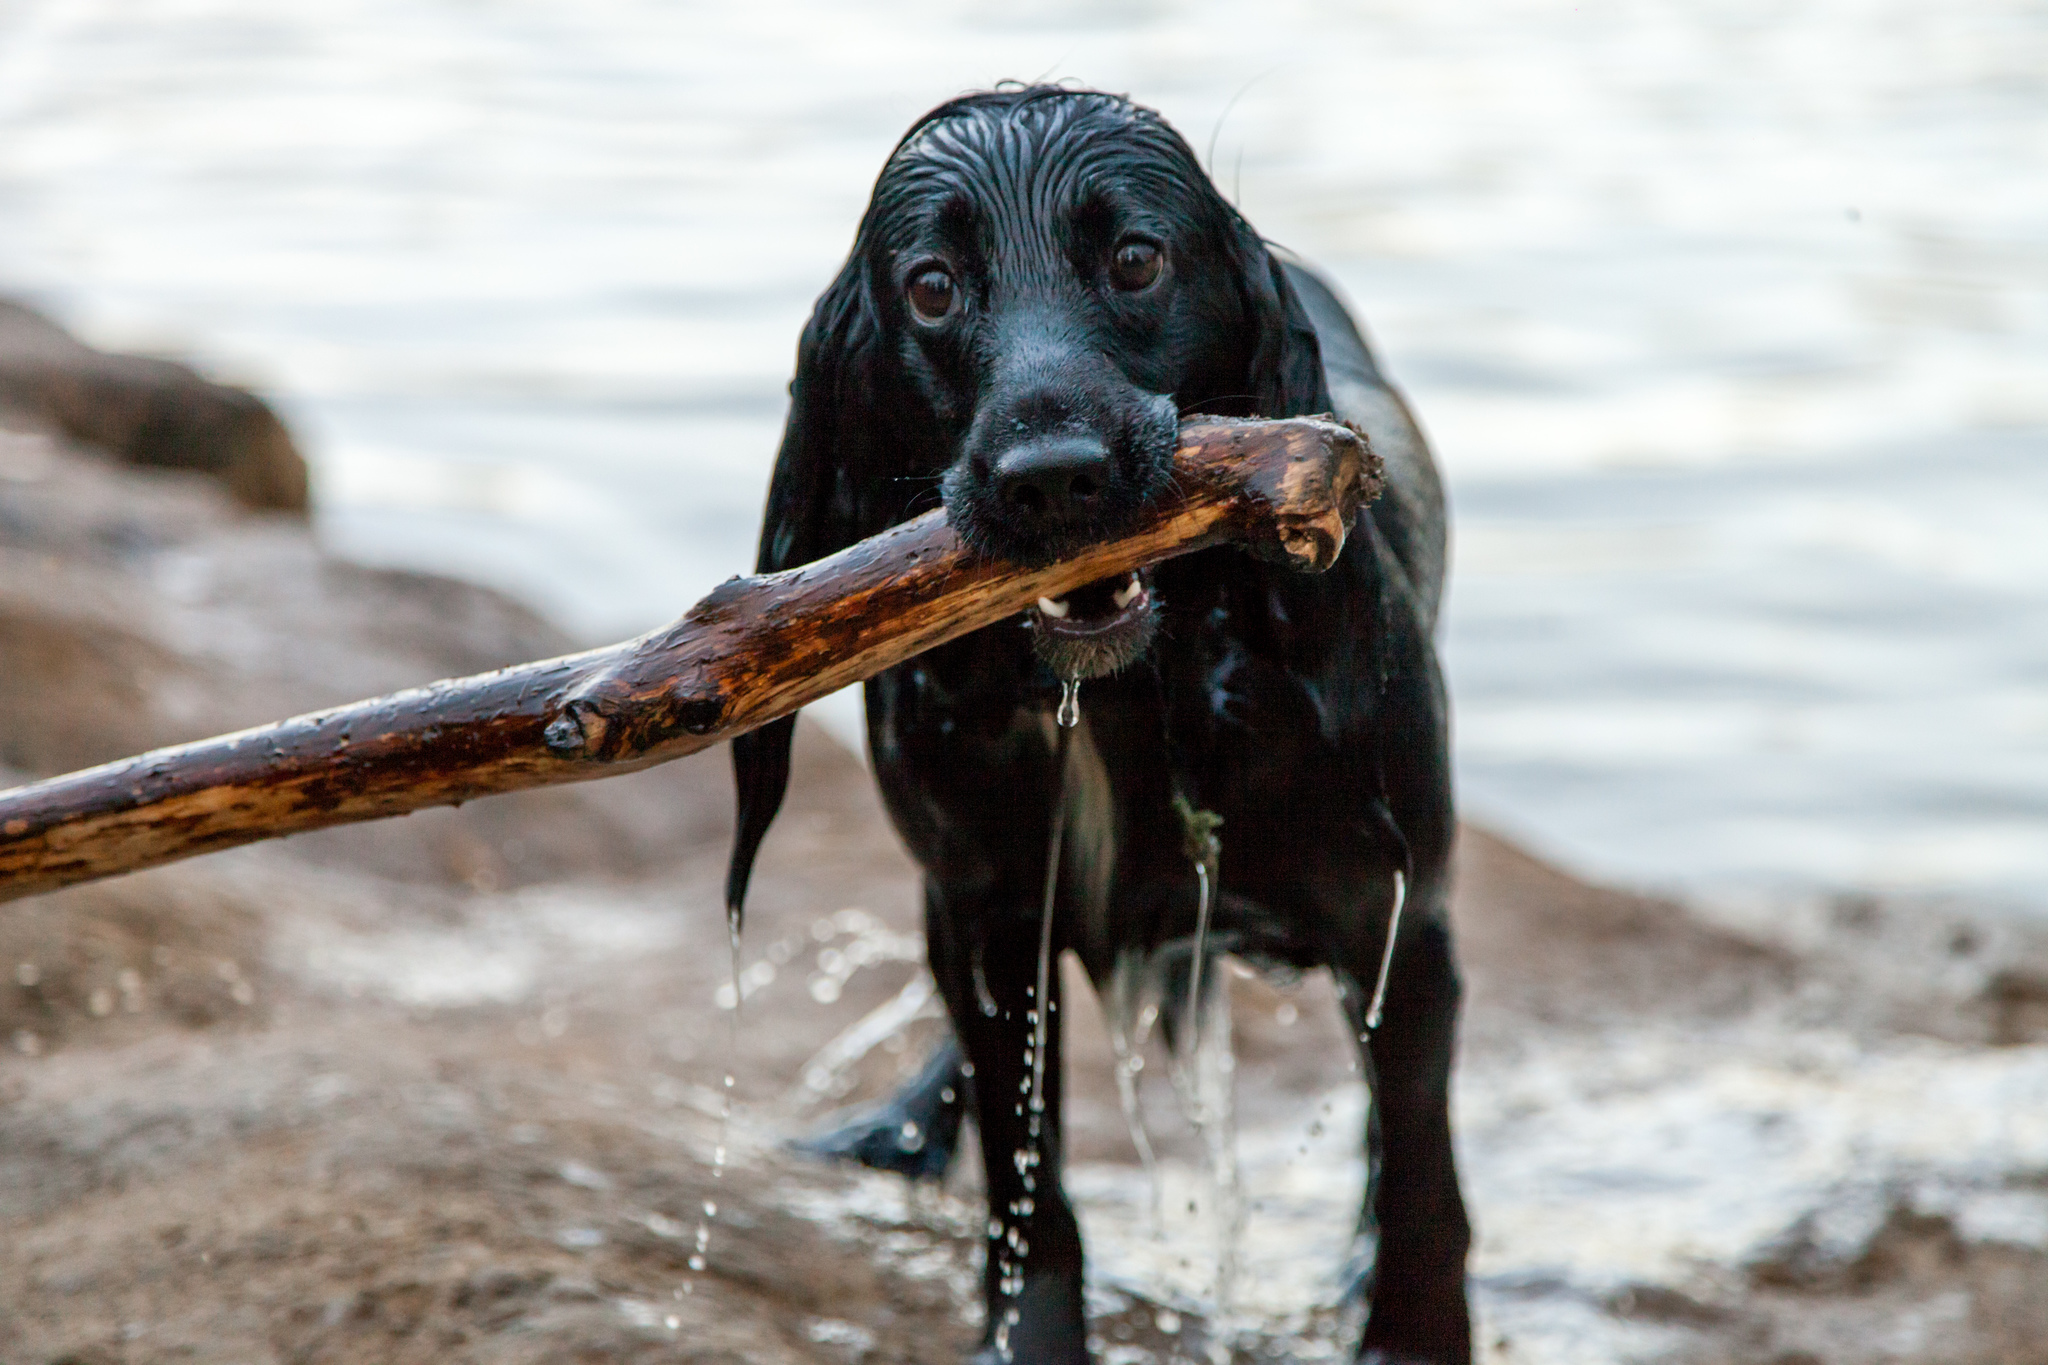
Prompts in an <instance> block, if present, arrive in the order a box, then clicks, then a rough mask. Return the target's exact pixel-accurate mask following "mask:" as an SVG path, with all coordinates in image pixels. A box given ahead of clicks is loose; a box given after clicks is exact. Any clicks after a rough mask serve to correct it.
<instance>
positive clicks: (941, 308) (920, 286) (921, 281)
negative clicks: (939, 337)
mask: <svg viewBox="0 0 2048 1365" xmlns="http://www.w3.org/2000/svg"><path fill="white" fill-rule="evenodd" d="M904 292H905V293H906V294H907V295H909V298H910V308H911V311H912V312H914V313H916V314H917V315H918V316H919V317H920V318H922V319H924V320H925V321H926V322H937V321H939V319H941V318H943V317H945V316H946V314H948V313H950V312H952V311H953V301H954V300H955V299H956V298H958V297H959V294H960V291H959V290H958V289H956V288H955V287H954V285H953V277H952V276H951V275H949V274H947V273H946V272H945V271H943V270H939V269H937V268H933V269H930V270H920V271H918V272H917V274H915V275H913V276H911V278H910V287H909V288H908V289H907V290H905V291H904Z"/></svg>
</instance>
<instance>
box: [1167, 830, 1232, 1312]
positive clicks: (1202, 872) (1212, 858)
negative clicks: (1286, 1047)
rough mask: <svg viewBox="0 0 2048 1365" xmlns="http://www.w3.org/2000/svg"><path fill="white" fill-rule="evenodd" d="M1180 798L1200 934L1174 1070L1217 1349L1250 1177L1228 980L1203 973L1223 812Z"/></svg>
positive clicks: (1220, 855)
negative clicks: (1201, 1209) (1200, 1179)
mask: <svg viewBox="0 0 2048 1365" xmlns="http://www.w3.org/2000/svg"><path fill="white" fill-rule="evenodd" d="M1173 804H1174V811H1175V813H1176V814H1177V815H1178V816H1179V817H1180V820H1181V825H1182V830H1183V834H1184V842H1183V844H1182V848H1183V851H1184V852H1185V853H1186V854H1187V857H1188V861H1189V862H1190V863H1191V864H1193V866H1194V870H1195V937H1194V942H1193V945H1192V951H1191V955H1190V958H1189V962H1188V985H1187V1003H1186V1006H1185V1009H1184V1012H1183V1015H1182V1019H1181V1027H1180V1028H1179V1029H1178V1030H1177V1036H1176V1037H1175V1038H1174V1039H1173V1042H1174V1047H1173V1050H1172V1052H1173V1055H1172V1058H1171V1061H1172V1065H1171V1067H1170V1068H1169V1074H1170V1075H1171V1076H1172V1078H1173V1081H1174V1089H1175V1091H1176V1092H1177V1094H1178V1095H1179V1098H1180V1101H1181V1107H1182V1109H1183V1111H1184V1112H1185V1113H1186V1115H1187V1120H1188V1124H1189V1126H1190V1127H1192V1128H1193V1129H1194V1130H1195V1133H1196V1135H1197V1136H1198V1137H1200V1138H1201V1140H1202V1157H1203V1163H1202V1164H1203V1174H1204V1178H1205V1183H1206V1185H1207V1187H1208V1196H1209V1215H1210V1216H1209V1223H1210V1233H1211V1236H1212V1239H1213V1241H1214V1243H1215V1251H1216V1278H1215V1287H1214V1291H1213V1293H1214V1300H1215V1307H1214V1310H1213V1312H1214V1314H1215V1319H1214V1321H1215V1332H1214V1334H1213V1337H1214V1342H1215V1345H1216V1348H1217V1349H1219V1350H1224V1351H1227V1350H1228V1347H1227V1345H1226V1344H1225V1343H1227V1342H1228V1340H1229V1339H1230V1336H1231V1335H1232V1333H1231V1330H1230V1327H1229V1323H1230V1307H1231V1300H1232V1297H1233V1294H1234V1290H1235V1287H1236V1279H1237V1259H1238V1242H1239V1239H1240V1237H1241V1236H1242V1234H1243V1231H1244V1198H1243V1194H1244V1191H1243V1178H1242V1175H1241V1174H1240V1172H1239V1169H1238V1161H1237V1118H1236V1105H1235V1092H1236V1074H1235V1073H1236V1069H1237V1060H1236V1057H1235V1055H1234V1053H1233V1051H1232V1047H1231V1016H1230V983H1229V980H1228V978H1227V977H1225V976H1223V975H1222V974H1220V973H1217V974H1213V975H1211V976H1209V977H1207V978H1205V975H1204V972H1205V969H1206V967H1207V965H1208V959H1209V926H1210V922H1211V920H1212V918H1213V917H1214V909H1215V900H1216V893H1217V889H1218V887H1217V883H1218V881H1219V880H1220V874H1221V871H1222V863H1223V841H1222V839H1220V838H1219V837H1218V836H1217V833H1216V831H1217V829H1218V828H1219V827H1220V826H1221V825H1222V824H1223V817H1221V816H1220V815H1217V814H1216V813H1215V812H1214V811H1207V810H1199V809H1197V808H1196V807H1195V806H1194V805H1193V804H1192V803H1191V802H1189V801H1188V800H1187V798H1186V797H1184V796H1181V795H1179V794H1176V795H1175V796H1174V802H1173Z"/></svg>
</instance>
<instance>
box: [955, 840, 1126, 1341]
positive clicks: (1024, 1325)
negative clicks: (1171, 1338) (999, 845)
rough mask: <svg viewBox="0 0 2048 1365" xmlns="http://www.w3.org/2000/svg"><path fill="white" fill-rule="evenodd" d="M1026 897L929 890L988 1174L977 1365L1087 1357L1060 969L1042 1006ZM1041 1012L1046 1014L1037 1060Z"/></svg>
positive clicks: (1034, 912)
mask: <svg viewBox="0 0 2048 1365" xmlns="http://www.w3.org/2000/svg"><path fill="white" fill-rule="evenodd" d="M1031 899H1034V898H1032V897H1029V896H1028V895H1027V896H1021V897H1018V896H1013V897H1009V898H1005V899H1001V900H996V899H993V898H990V897H985V896H978V895H972V894H962V893H960V892H958V891H957V890H949V889H948V888H946V887H943V886H941V885H939V884H938V883H937V881H936V879H933V880H929V881H927V883H926V888H925V906H926V936H927V941H928V944H929V952H930V955H931V963H932V970H933V972H934V973H935V974H936V975H937V977H938V981H939V987H940V990H941V991H942V992H943V993H944V995H945V997H946V1006H947V1008H948V1010H949V1011H950V1012H951V1014H952V1017H953V1027H954V1029H955V1031H956V1032H957V1033H958V1034H959V1037H960V1042H961V1045H962V1046H963V1047H964V1048H965V1049H966V1053H967V1060H968V1063H969V1064H970V1065H971V1066H972V1067H973V1097H974V1116H975V1121H976V1124H977V1126H978V1127H979V1129H980V1132H981V1154H982V1163H983V1166H984V1168H985V1170H986V1171H987V1178H988V1224H987V1245H988V1264H987V1267H986V1269H985V1270H984V1273H983V1281H982V1286H983V1287H982V1294H983V1300H984V1302H985V1303H986V1305H987V1308H988V1320H987V1325H986V1327H985V1328H984V1330H983V1334H982V1344H981V1349H980V1350H979V1351H978V1352H977V1353H976V1355H975V1356H974V1361H975V1365H993V1363H994V1362H997V1361H1005V1360H1015V1361H1018V1362H1029V1365H1086V1362H1087V1360H1088V1348H1087V1321H1086V1317H1085V1314H1084V1311H1083V1306H1082V1293H1081V1232H1080V1227H1079V1225H1078V1224H1077V1223H1076V1222H1075V1220H1074V1211H1073V1208H1072V1207H1071V1206H1070V1205H1069V1204H1068V1203H1067V1198H1066V1194H1065V1193H1064V1192H1063V1191H1062V1190H1061V1188H1060V1154H1061V1134H1060V1015H1059V994H1060V988H1059V972H1058V970H1057V959H1056V958H1055V959H1054V963H1053V968H1054V969H1053V970H1051V971H1050V972H1049V973H1048V974H1047V982H1048V995H1049V996H1050V997H1051V998H1050V999H1048V1000H1044V1001H1041V1000H1039V999H1038V998H1037V980H1038V956H1039V934H1040V908H1039V906H1038V905H1036V904H1028V903H1023V904H1020V903H1019V902H1020V901H1024V902H1028V901H1029V900H1031ZM1058 949H1059V940H1058V939H1057V938H1055V939H1054V941H1053V950H1054V952H1055V953H1057V951H1058ZM1040 1008H1045V1009H1047V1010H1049V1014H1048V1016H1047V1027H1046V1029H1045V1030H1044V1038H1045V1048H1044V1052H1043V1054H1042V1055H1041V1054H1040V1053H1039V1051H1038V1049H1037V1047H1036V1039H1037V1034H1038V1030H1037V1028H1036V1018H1037V1011H1038V1010H1039V1009H1040ZM1034 1094H1035V1095H1036V1100H1035V1101H1034Z"/></svg>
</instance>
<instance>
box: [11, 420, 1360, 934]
mask: <svg viewBox="0 0 2048 1365" xmlns="http://www.w3.org/2000/svg"><path fill="white" fill-rule="evenodd" d="M1174 473H1175V482H1176V483H1177V485H1178V488H1177V491H1176V492H1175V493H1174V495H1173V496H1171V497H1169V498H1165V499H1162V500H1160V501H1158V502H1157V503H1155V504H1153V505H1152V506H1150V507H1149V508H1148V509H1147V511H1146V513H1145V515H1144V517H1143V518H1142V520H1141V522H1140V524H1139V525H1138V526H1137V528H1136V529H1135V530H1133V531H1132V532H1131V533H1130V534H1129V535H1126V536H1124V537H1123V538H1122V539H1120V540H1116V541H1113V542H1108V543H1105V544H1101V545H1096V546H1093V547H1091V548H1089V549H1088V550H1086V551H1084V552H1083V553H1081V554H1080V555H1077V556H1076V557H1074V558H1072V559H1069V560H1064V561H1062V562H1060V563H1057V564H1053V565H1050V566H1048V567H1045V568H1041V569H1021V568H1018V567H1016V566H1013V565H1007V564H1002V563H998V562H993V561H989V560H983V559H978V558H976V557H975V556H974V555H972V554H971V553H970V552H969V551H968V550H967V549H966V548H965V546H963V545H962V544H961V542H960V540H959V538H958V537H957V536H955V535H954V534H953V532H952V530H951V529H950V528H948V526H947V525H946V520H945V514H944V513H943V512H938V511H934V512H928V513H926V514H925V515H924V516H921V517H919V518H917V519H916V520H914V521H910V522H906V523H904V524H903V525H901V526H897V527H894V528H892V529H890V530H888V531H884V532H883V533H882V534H880V535H878V536H874V537H871V538H870V539H867V540H864V541H862V542H861V543H860V544H858V545H854V546H851V547H849V548H848V549H845V550H842V551H841V552H840V553H838V554H836V555H832V556H831V557H829V558H826V559H821V560H819V561H817V562H816V563H813V564H806V565H804V566H802V567H800V568H795V569H790V570H786V571H785V572H782V573H776V574H764V575H759V576H756V577H752V578H734V579H732V580H731V581H729V582H727V583H726V584H724V585H723V586H722V587H720V588H718V589H717V590H716V591H715V592H713V593H712V594H711V595H710V596H709V597H706V598H705V599H704V600H703V601H701V602H699V603H698V604H697V605H696V606H695V607H693V608H691V609H690V611H689V613H688V614H687V615H685V616H684V617H683V618H682V619H681V620H679V621H677V622H675V623H674V624H673V625H670V626H667V627H665V628H663V629H661V630H657V631H654V632H652V633H650V634H647V635H643V636H641V637H640V638H639V639H637V640H631V641H628V642H626V643H625V644H621V645H613V646H610V647H608V648H605V649H594V650H590V651H588V652H587V653H583V654H572V655H569V656H567V657H565V658H560V659H549V660H545V661H543V662H540V663H531V664H521V665H519V666H517V667H513V668H502V669H499V670H498V671H496V672H494V673H484V674H479V675H477V676H476V677H472V678H456V679H452V680H449V681H446V682H437V683H434V684H432V685H430V686H427V687H419V688H413V689H410V690H408V691H404V692H397V693H393V694H392V695H390V696H386V697H374V698H372V699H370V700H369V701H360V702H355V703H353V704H351V705H347V706H337V707H333V708H331V709H329V710H326V711H315V712H313V713H311V714H310V715H304V716H297V717H294V718H293V719H291V720H284V721H279V722H277V723H276V724H274V725H265V726H259V727H258V728H256V729H253V730H244V731H241V732H240V733H238V734H232V735H223V736H220V737H219V738H215V739H206V740H200V741H198V742H196V743H193V744H184V745H179V746H177V747H175V748H169V749H158V750H155V751H153V752H151V753H146V754H143V755H141V756H140V757H137V758H128V759H122V760H120V761H118V762H114V763H108V764H104V765H102V766H100V767H97V768H88V769H85V770H84V771H81V772H75V773H70V774H67V775H65V776H62V777H53V778H49V779H48V780H46V781H42V782H35V783H31V784H29V785H27V786H23V787H16V788H14V789H13V790H12V791H5V792H0V900H11V899H14V898H16V897H20V896H29V895H34V894H36V893H38V892H42V891H50V890H54V889H56V888H57V887H60V886H67V885H70V884H72V883H75V882H83V881H91V880H93V879H95V878H99V877H109V876H113V875H115V874H117V873H122V872H133V871H136V870H138V869H141V868H145V867H154V866H156V865H157V864H159V863H167V862H171V861H174V860H176V859H179V858H187V857H190V856H192V855H193V854H197V853H210V852H213V851H215V850H218V849H224V848H233V847H235V846H237V845H240V844H247V843H253V842H255V841H256V840H259V839H271V838H276V837H278V836H280V835H285V834H296V833H299V832H301V831H304V830H312V829H322V828H325V827H327V826H329V825H341V824H349V823H351V822H354V821H359V820H375V819H380V818H382V817H384V816H388V815H403V814H406V813H407V812H410V811H415V810H421V809H424V808H426V807H429V806H447V805H459V804H460V803H462V802H464V801H469V800H473V799H474V798H476V797H479V796H489V795H491V794H493V793H496V792H508V791H519V790H522V789H524V788H527V787H540V786H547V785H550V784H553V783H557V782H580V781H585V780H587V779H590V778H594V777H609V776H613V775H615V774H619V773H628V772H634V771H636V770H638V769H641V768H646V767H650V766H652V765H654V764H656V763H665V762H667V761H668V760H670V759H675V758H681V757H682V756H683V755H685V754H692V753H695V752H697V751H698V750H700V749H704V748H707V747H709V746H710V745H712V744H715V743H717V742H718V741H720V740H724V739H730V738H731V737H732V736H734V735H737V734H742V733H744V732H745V731H748V730H751V729H753V728H754V727H756V726H759V725H765V724H767V723H768V722H769V721H771V720H775V719H777V718H778V717H781V716H786V715H788V714H790V713H791V712H793V711H795V710H796V709H797V708H798V707H801V706H803V705H804V704H806V703H807V702H812V701H816V700H817V699H818V698H820V697H822V696H825V695H826V694H827V693H830V692H834V691H837V690H838V689H839V688H841V687H844V686H846V685H847V684H849V683H854V682H858V681H860V680H862V679H864V678H868V677H872V676H873V675H874V674H876V673H879V672H881V671H882V670H883V669H885V668H889V667H891V666H893V665H895V664H898V663H901V662H903V661H904V660H905V659H908V658H910V657H911V656H912V655H915V654H918V653H921V652H922V651H924V650H927V649H930V648H932V647H933V646H935V645H940V644H944V643H945V642H946V641H948V640H951V639H954V638H956V637H958V636H961V635H964V634H966V633H967V632H969V631H972V630H977V629H979V628H980V627H982V626H986V625H990V624H992V623H994V622H996V621H1000V620H1002V619H1003V618H1005V617H1007V616H1012V615H1015V614H1016V613H1017V612H1020V611H1022V610H1024V609H1025V608H1026V607H1028V606H1030V605H1031V604H1032V603H1033V602H1035V601H1037V600H1038V598H1040V597H1041V596H1045V597H1054V598H1057V597H1064V596H1065V595H1066V594H1067V593H1069V592H1072V591H1073V590H1074V589H1076V588H1079V587H1082V586H1083V585H1085V584H1088V583H1092V582H1095V581H1096V580H1098V579H1102V578H1107V577H1109V576H1110V575H1112V574H1122V573H1128V572H1130V571H1131V570H1133V569H1137V568H1141V567H1143V566H1145V565H1147V564H1153V563H1157V562H1158V561H1160V560H1162V559H1167V558H1170V557H1171V556H1174V555H1178V554H1185V553H1187V552H1188V551H1190V550H1196V549H1200V548H1202V547H1204V546H1208V545H1215V544H1218V543H1221V542H1224V541H1238V542H1241V543H1243V544H1244V545H1245V546H1246V547H1247V548H1248V549H1250V550H1252V552H1253V553H1255V554H1260V555H1262V556H1264V557H1267V558H1270V559H1274V560H1278V561H1281V562H1284V563H1288V564H1291V565H1293V566H1295V567H1297V568H1300V569H1304V570H1309V571H1320V570H1322V569H1326V568H1328V567H1329V566H1330V565H1331V564H1333V563H1335V562H1336V559H1337V555H1338V553H1339V552H1340V551H1341V550H1342V549H1343V546H1344V536H1345V532H1346V529H1347V528H1348V527H1349V526H1350V523H1351V519H1352V516H1353V514H1354V513H1355V512H1356V510H1357V508H1358V507H1359V506H1361V505H1362V504H1363V503H1365V502H1369V501H1370V500H1371V499H1372V498H1373V497H1375V496H1377V495H1378V492H1379V489H1380V481H1381V474H1380V466H1379V460H1378V457H1377V456H1375V455H1374V454H1373V453H1372V452H1371V451H1370V450H1368V449H1367V448H1366V445H1365V442H1364V440H1363V439H1362V438H1361V437H1360V436H1358V435H1357V434H1355V433H1354V432H1353V431H1351V430H1350V429H1348V428H1346V427H1344V426H1341V425H1338V424H1336V423H1335V422H1333V421H1327V420H1322V419H1317V418H1290V419H1287V420H1283V421H1271V422H1235V421H1229V420H1222V419H1211V418H1201V419H1195V420H1193V421H1191V422H1189V423H1188V424H1187V425H1185V426H1183V427H1182V429H1181V433H1180V448H1179V450H1178V451H1177V452H1176V455H1175V470H1174Z"/></svg>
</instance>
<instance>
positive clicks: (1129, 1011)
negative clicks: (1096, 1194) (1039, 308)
mask: <svg viewBox="0 0 2048 1365" xmlns="http://www.w3.org/2000/svg"><path fill="white" fill-rule="evenodd" d="M1142 970H1143V956H1142V955H1141V954H1139V953H1135V952H1126V953H1123V954H1121V955H1119V956H1118V958H1117V964H1116V971H1115V973H1114V974H1113V975H1112V976H1111V977H1110V983H1109V996H1110V998H1109V1009H1108V1010H1107V1011H1105V1012H1106V1013H1107V1014H1108V1016H1109V1045H1110V1049H1111V1051H1112V1052H1114V1053H1115V1056H1116V1099H1117V1104H1118V1106H1119V1107H1120V1108H1121V1109H1122V1110H1123V1114H1124V1131H1125V1132H1127V1133H1129V1134H1130V1137H1131V1147H1132V1149H1133V1150H1135V1151H1136V1152H1137V1154H1138V1165H1139V1167H1140V1168H1142V1169H1143V1170H1144V1172H1145V1184H1146V1186H1147V1188H1148V1189H1150V1190H1151V1193H1152V1205H1151V1214H1152V1218H1151V1223H1152V1237H1153V1240H1154V1241H1157V1240H1159V1239H1161V1238H1163V1237H1164V1236H1165V1235H1166V1182H1165V1176H1164V1175H1163V1174H1162V1173H1161V1171H1160V1169H1159V1160H1158V1158H1157V1157H1155V1156H1154V1155H1153V1154H1152V1137H1151V1135H1150V1134H1149V1133H1147V1132H1146V1131H1145V1112H1144V1109H1143V1107H1142V1106H1141V1105H1140V1103H1139V1101H1138V1073H1139V1072H1141V1071H1143V1070H1144V1069H1145V1053H1144V1050H1145V1040H1146V1038H1147V1036H1148V1035H1149V1034H1150V1033H1151V1027H1150V1025H1151V1021H1152V1019H1153V1018H1154V1017H1155V1016H1154V1015H1149V1014H1145V1013H1143V1012H1142V1005H1141V1003H1140V1000H1139V995H1140V992H1141V991H1142V989H1143V982H1142V980H1141V976H1142ZM1134 1025H1135V1026H1136V1027H1135V1029H1134V1027H1133V1026H1134Z"/></svg>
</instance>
